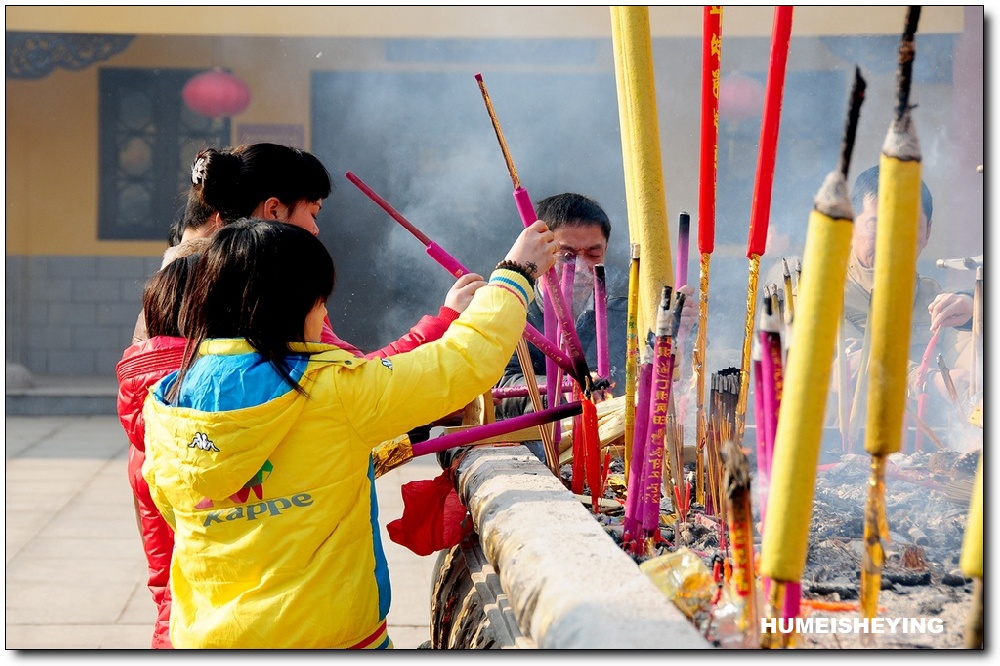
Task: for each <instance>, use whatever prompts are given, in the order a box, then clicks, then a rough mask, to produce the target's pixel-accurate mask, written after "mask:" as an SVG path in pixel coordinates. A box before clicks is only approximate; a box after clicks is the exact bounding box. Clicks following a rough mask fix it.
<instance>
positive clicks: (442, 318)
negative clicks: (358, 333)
mask: <svg viewBox="0 0 1000 666" xmlns="http://www.w3.org/2000/svg"><path fill="white" fill-rule="evenodd" d="M458 315H459V313H458V312H457V311H455V310H452V309H451V308H449V307H447V306H444V305H443V306H441V309H440V310H439V311H438V315H437V316H436V317H434V316H432V315H424V316H423V317H421V318H420V321H418V322H417V323H416V324H415V325H414V326H413V327H412V328H411V329H410V331H409V332H408V333H407V334H406V335H404V336H403V337H401V338H400V339H399V340H396V341H395V342H390V343H389V344H387V345H386V346H385V347H382V349H379V350H377V351H373V352H368V353H367V354H366V353H364V352H363V351H361V350H360V349H358V348H357V347H355V346H354V345H352V344H351V343H350V342H347V341H346V340H342V339H341V338H339V337H337V334H336V333H334V332H333V327H331V326H330V320H329V319H324V320H323V336H322V339H321V341H322V342H325V343H326V344H328V345H337V346H338V347H340V348H341V349H343V350H344V351H348V352H350V353H352V354H354V355H355V356H364V357H365V358H369V359H371V358H386V357H387V356H392V355H394V354H402V353H403V352H408V351H411V350H413V349H416V348H417V347H419V346H420V345H422V344H424V343H425V342H433V341H434V340H437V339H439V338H440V337H441V336H442V335H444V332H445V331H446V330H448V326H449V325H450V324H451V322H453V321H455V320H456V319H458Z"/></svg>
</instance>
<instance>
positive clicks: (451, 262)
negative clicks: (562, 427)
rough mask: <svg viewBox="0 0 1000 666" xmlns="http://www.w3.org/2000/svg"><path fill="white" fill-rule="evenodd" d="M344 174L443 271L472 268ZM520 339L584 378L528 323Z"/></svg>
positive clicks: (459, 274)
mask: <svg viewBox="0 0 1000 666" xmlns="http://www.w3.org/2000/svg"><path fill="white" fill-rule="evenodd" d="M346 176H347V179H348V180H349V181H351V182H352V183H354V185H356V186H357V188H358V189H359V190H361V191H362V192H364V194H365V195H366V196H367V197H368V198H369V199H371V200H372V201H374V202H375V203H376V204H378V205H379V207H381V208H382V210H384V211H385V212H387V213H388V214H389V216H390V217H391V218H392V219H394V220H396V222H398V223H399V224H400V225H401V226H402V227H403V228H404V229H406V230H407V231H409V232H410V233H411V234H413V235H414V236H415V237H416V238H417V240H419V241H420V242H421V243H423V244H424V245H425V246H426V247H427V254H428V255H430V257H431V258H432V259H434V261H436V262H437V263H438V264H439V265H440V266H441V267H443V268H444V269H445V270H446V271H448V272H449V273H451V274H452V275H453V276H454V277H462V276H463V275H465V274H467V273H471V272H472V271H470V270H469V269H468V268H466V267H465V266H464V265H462V263H461V262H460V261H459V260H458V259H456V258H455V257H454V256H452V255H451V254H449V253H448V252H447V251H445V250H444V248H442V247H441V246H440V245H438V244H437V243H435V242H434V241H432V240H431V239H430V237H428V236H427V234H425V233H424V232H422V231H421V230H420V229H418V228H417V227H416V225H414V224H413V223H412V222H410V221H409V220H407V219H406V218H405V217H403V215H402V214H401V213H400V212H399V211H397V210H396V209H395V208H393V207H392V205H390V204H389V202H388V201H386V200H385V199H383V198H382V197H380V196H379V195H378V194H376V192H375V190H373V189H372V188H370V187H369V186H368V185H367V184H366V183H365V182H364V181H363V180H361V179H360V178H358V177H357V176H356V175H355V174H353V173H351V172H350V171H348V172H347V174H346ZM524 339H525V340H527V341H528V342H530V343H531V344H533V345H534V346H535V347H537V348H538V350H539V351H540V352H542V353H543V354H545V356H547V357H548V358H550V359H553V361H554V362H555V363H556V364H557V365H558V367H560V368H563V369H564V370H565V371H566V372H567V373H569V375H570V376H571V377H573V378H574V379H576V380H577V381H579V382H583V381H584V378H582V377H578V376H577V366H576V364H574V362H573V360H572V359H571V358H570V357H569V356H568V355H567V354H565V353H564V352H562V351H561V350H560V349H559V347H558V346H557V345H556V344H555V343H553V342H551V341H550V340H549V339H547V338H546V336H544V335H542V333H541V332H540V331H539V330H538V329H537V328H535V327H534V326H532V325H531V324H525V327H524Z"/></svg>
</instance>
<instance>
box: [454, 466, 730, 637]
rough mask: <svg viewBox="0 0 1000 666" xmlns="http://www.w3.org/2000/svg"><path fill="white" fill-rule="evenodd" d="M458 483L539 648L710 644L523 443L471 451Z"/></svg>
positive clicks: (484, 544) (523, 625)
mask: <svg viewBox="0 0 1000 666" xmlns="http://www.w3.org/2000/svg"><path fill="white" fill-rule="evenodd" d="M457 486H458V491H459V495H460V496H461V497H462V500H463V502H465V504H466V506H468V507H469V510H470V512H471V513H472V516H473V520H474V521H475V525H476V532H477V533H478V534H479V536H480V543H481V544H482V548H483V552H484V553H486V557H487V558H488V559H489V561H490V563H491V564H492V565H493V567H494V568H495V569H496V570H497V571H498V572H499V575H500V582H501V585H502V587H503V589H504V591H505V592H506V594H507V596H508V598H509V601H510V605H511V608H512V609H513V612H514V615H515V617H516V618H517V622H518V626H519V627H520V629H521V631H522V632H523V633H524V634H525V635H526V636H530V637H531V639H532V640H533V641H534V642H535V644H536V645H537V646H538V647H539V648H542V649H673V650H684V649H696V648H711V645H710V644H709V643H708V641H706V640H705V639H704V637H702V636H701V635H700V634H699V633H698V631H697V630H696V629H695V627H694V626H693V625H692V624H691V623H690V622H689V621H688V620H687V618H686V617H684V615H683V613H681V611H680V610H679V609H678V608H677V607H676V606H674V604H673V603H671V602H670V600H669V599H667V598H666V597H665V596H664V595H663V594H662V593H661V592H660V591H659V590H658V589H657V588H656V586H655V585H653V583H652V582H651V581H650V580H649V579H648V578H647V577H646V575H645V574H643V573H642V571H640V570H639V567H637V566H636V564H635V562H633V561H632V559H631V558H630V557H629V556H628V555H626V554H625V553H624V552H623V551H622V550H621V549H620V548H619V547H618V546H617V545H616V544H615V543H614V541H612V540H611V538H610V537H609V536H608V535H607V534H606V533H605V532H604V529H603V528H602V527H601V526H600V525H599V524H598V522H597V520H595V519H594V517H593V515H592V514H591V513H590V512H589V511H588V510H587V509H585V508H584V507H583V505H582V504H581V503H580V502H579V501H578V500H577V499H575V498H574V497H573V495H572V493H570V492H569V490H567V489H566V488H565V487H564V486H563V484H562V482H561V481H559V480H558V479H556V478H555V477H554V476H552V474H551V472H549V470H548V468H546V467H545V465H543V464H542V463H541V462H540V461H539V460H538V459H537V458H536V457H535V456H534V455H532V454H531V452H529V451H528V450H527V449H526V448H525V447H523V446H513V447H496V448H475V449H472V450H471V451H469V453H468V454H467V455H466V457H465V459H464V460H463V461H462V463H461V464H460V465H459V468H458V478H457Z"/></svg>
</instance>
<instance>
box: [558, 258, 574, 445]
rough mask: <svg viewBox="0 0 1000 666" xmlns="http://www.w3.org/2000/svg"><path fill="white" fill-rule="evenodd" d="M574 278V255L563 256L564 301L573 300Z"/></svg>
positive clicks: (565, 342)
mask: <svg viewBox="0 0 1000 666" xmlns="http://www.w3.org/2000/svg"><path fill="white" fill-rule="evenodd" d="M575 279H576V257H574V256H572V255H570V256H568V257H565V258H564V260H563V267H562V284H561V287H560V288H561V290H562V296H563V301H564V302H569V303H572V302H573V282H574V281H575ZM553 306H554V304H553ZM561 341H562V347H561V348H562V349H563V350H564V351H566V350H567V349H568V348H569V345H568V343H567V341H566V336H565V335H563V336H561ZM561 384H562V371H561V370H560V371H559V372H557V373H556V384H555V385H556V386H559V385H561ZM559 398H560V396H559V395H556V396H555V401H556V402H554V403H552V404H558V401H559ZM573 442H574V443H575V442H576V439H574V440H573Z"/></svg>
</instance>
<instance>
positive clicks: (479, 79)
mask: <svg viewBox="0 0 1000 666" xmlns="http://www.w3.org/2000/svg"><path fill="white" fill-rule="evenodd" d="M482 80H483V75H482V74H481V73H480V72H476V81H482Z"/></svg>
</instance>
